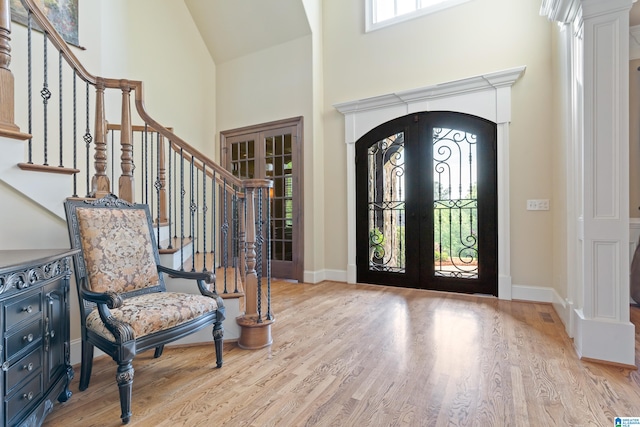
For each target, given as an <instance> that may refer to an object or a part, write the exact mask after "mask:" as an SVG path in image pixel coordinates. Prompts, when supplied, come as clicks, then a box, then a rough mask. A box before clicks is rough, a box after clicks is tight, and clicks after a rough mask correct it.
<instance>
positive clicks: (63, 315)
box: [0, 249, 76, 427]
mask: <svg viewBox="0 0 640 427" xmlns="http://www.w3.org/2000/svg"><path fill="white" fill-rule="evenodd" d="M75 252H76V250H70V249H45V250H16V251H0V311H1V315H0V332H1V333H2V340H1V341H0V363H2V365H1V369H0V376H1V378H2V381H1V383H2V385H1V387H2V406H1V407H0V419H1V420H2V425H4V426H25V427H26V426H29V427H31V426H40V425H41V424H42V422H43V420H44V418H45V417H46V416H47V415H48V414H49V413H50V412H51V410H52V409H53V405H54V402H55V399H58V400H59V401H61V402H64V401H66V400H68V399H69V397H71V392H70V391H69V382H70V381H71V378H73V369H72V368H71V365H70V363H69V357H70V346H69V278H70V276H71V256H72V255H73V254H74V253H75Z"/></svg>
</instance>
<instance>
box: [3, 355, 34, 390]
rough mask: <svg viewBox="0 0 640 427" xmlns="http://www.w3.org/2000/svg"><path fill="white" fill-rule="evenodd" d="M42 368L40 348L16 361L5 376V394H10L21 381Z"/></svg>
mask: <svg viewBox="0 0 640 427" xmlns="http://www.w3.org/2000/svg"><path fill="white" fill-rule="evenodd" d="M41 366H42V347H38V348H36V349H35V350H34V351H32V352H31V353H29V354H28V355H27V356H25V357H23V358H22V359H20V360H18V361H17V362H16V363H14V364H13V366H11V367H10V368H9V369H8V370H7V373H6V375H5V384H6V388H5V390H7V394H10V393H11V391H12V389H13V388H14V387H15V386H16V385H18V384H19V383H20V382H21V381H24V380H25V379H26V378H27V377H29V376H31V375H32V374H33V373H35V372H38V371H39V370H40V367H41Z"/></svg>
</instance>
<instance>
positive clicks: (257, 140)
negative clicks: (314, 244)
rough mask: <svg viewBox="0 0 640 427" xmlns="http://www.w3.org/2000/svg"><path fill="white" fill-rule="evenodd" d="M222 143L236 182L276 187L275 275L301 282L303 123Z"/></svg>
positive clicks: (269, 126)
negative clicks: (266, 182) (265, 182)
mask: <svg viewBox="0 0 640 427" xmlns="http://www.w3.org/2000/svg"><path fill="white" fill-rule="evenodd" d="M221 139H222V156H223V164H225V165H226V167H227V169H228V170H229V171H231V172H232V173H233V174H234V175H235V176H237V177H239V178H268V179H271V180H272V181H273V188H272V191H271V194H270V200H271V206H270V213H271V246H270V248H268V249H269V251H270V255H271V275H272V277H276V278H280V279H293V280H298V281H299V282H302V280H303V274H304V272H303V264H304V255H303V216H302V200H303V198H302V176H303V175H302V117H298V118H294V119H289V120H283V121H278V122H272V123H265V124H261V125H256V126H251V127H248V128H242V129H236V130H232V131H225V132H222V133H221ZM266 254H267V248H265V249H264V250H263V256H266Z"/></svg>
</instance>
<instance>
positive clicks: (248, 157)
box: [231, 140, 255, 178]
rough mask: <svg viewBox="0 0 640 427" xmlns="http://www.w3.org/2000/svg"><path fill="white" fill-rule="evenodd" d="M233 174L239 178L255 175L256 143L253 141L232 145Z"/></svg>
mask: <svg viewBox="0 0 640 427" xmlns="http://www.w3.org/2000/svg"><path fill="white" fill-rule="evenodd" d="M231 172H232V173H233V174H234V175H235V176H237V177H238V178H253V177H254V175H255V143H254V141H253V140H249V141H239V142H234V143H232V144H231Z"/></svg>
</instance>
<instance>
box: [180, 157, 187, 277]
mask: <svg viewBox="0 0 640 427" xmlns="http://www.w3.org/2000/svg"><path fill="white" fill-rule="evenodd" d="M185 194H186V192H185V190H184V156H183V149H182V147H180V196H181V197H180V271H184V250H183V249H184V196H185Z"/></svg>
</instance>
